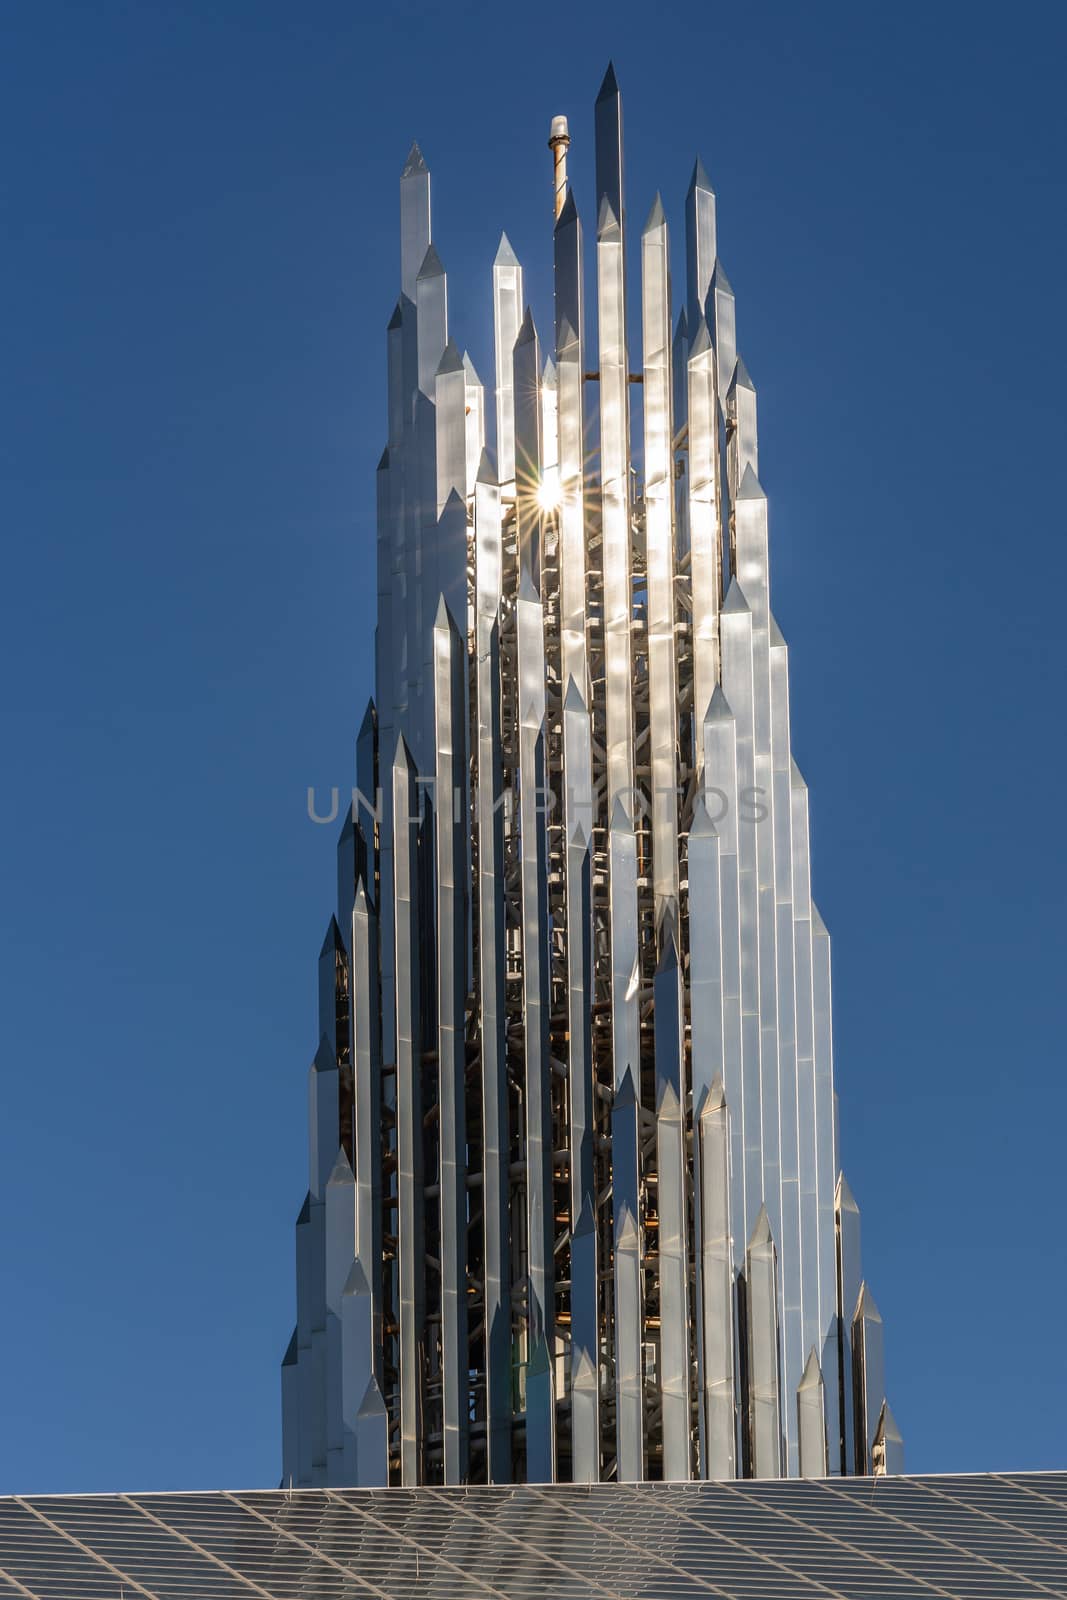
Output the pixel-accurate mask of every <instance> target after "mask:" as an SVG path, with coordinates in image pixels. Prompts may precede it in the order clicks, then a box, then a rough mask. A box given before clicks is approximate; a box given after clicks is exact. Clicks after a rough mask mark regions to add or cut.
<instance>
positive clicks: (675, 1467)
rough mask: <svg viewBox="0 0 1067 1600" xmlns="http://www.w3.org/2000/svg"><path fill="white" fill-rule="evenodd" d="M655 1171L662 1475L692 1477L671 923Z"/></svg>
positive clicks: (678, 1005)
mask: <svg viewBox="0 0 1067 1600" xmlns="http://www.w3.org/2000/svg"><path fill="white" fill-rule="evenodd" d="M654 1015H655V1049H656V1166H657V1185H656V1192H657V1200H658V1222H659V1229H658V1232H659V1307H660V1349H659V1383H660V1401H661V1405H662V1414H663V1476H664V1478H688V1477H690V1475H691V1471H692V1460H691V1455H692V1451H691V1445H690V1435H691V1431H692V1428H691V1399H690V1383H689V1374H690V1370H691V1367H692V1357H691V1354H690V1349H689V1326H690V1320H689V1241H688V1231H689V1230H688V1223H687V1211H688V1195H687V1160H686V1128H685V1112H684V1107H683V1099H684V1096H685V1068H684V1065H683V1054H684V1049H685V1044H684V1031H685V1015H684V1010H683V999H682V984H681V973H680V969H679V964H678V949H677V946H676V944H675V939H674V928H673V926H672V924H671V923H670V921H669V920H668V921H667V922H666V924H665V927H664V935H663V945H662V950H661V953H660V959H659V965H658V967H657V969H656V978H655V985H654Z"/></svg>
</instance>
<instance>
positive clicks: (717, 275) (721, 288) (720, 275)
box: [711, 256, 734, 295]
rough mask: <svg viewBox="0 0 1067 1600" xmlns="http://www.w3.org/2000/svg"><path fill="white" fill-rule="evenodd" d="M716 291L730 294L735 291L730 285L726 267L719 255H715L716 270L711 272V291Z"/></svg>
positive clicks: (713, 292)
mask: <svg viewBox="0 0 1067 1600" xmlns="http://www.w3.org/2000/svg"><path fill="white" fill-rule="evenodd" d="M716 292H718V293H719V294H728V295H732V294H733V292H734V291H733V289H732V288H731V286H730V280H729V278H728V277H727V276H726V268H725V267H724V266H723V264H722V262H721V261H720V260H719V258H718V256H716V257H715V270H714V271H713V272H712V274H711V293H712V294H715V293H716Z"/></svg>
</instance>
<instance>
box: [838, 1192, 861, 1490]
mask: <svg viewBox="0 0 1067 1600" xmlns="http://www.w3.org/2000/svg"><path fill="white" fill-rule="evenodd" d="M834 1215H835V1219H836V1230H835V1231H836V1238H837V1272H836V1274H835V1281H836V1287H837V1344H838V1372H839V1381H838V1387H839V1394H840V1402H839V1404H840V1418H839V1426H840V1430H841V1438H840V1451H841V1468H840V1470H841V1472H842V1473H844V1474H845V1475H846V1476H847V1475H848V1474H849V1473H853V1472H862V1471H863V1467H862V1465H861V1462H862V1457H863V1445H862V1443H859V1444H857V1440H856V1420H855V1419H856V1406H855V1402H854V1400H853V1371H852V1366H853V1360H852V1314H853V1312H854V1311H855V1309H856V1302H857V1300H858V1299H859V1292H860V1282H861V1279H860V1259H861V1257H860V1208H859V1206H858V1205H857V1204H856V1202H855V1200H854V1199H853V1197H852V1190H851V1189H850V1188H849V1186H848V1182H847V1180H846V1178H845V1174H844V1173H843V1172H842V1173H840V1174H839V1176H838V1180H837V1189H836V1192H835V1196H834Z"/></svg>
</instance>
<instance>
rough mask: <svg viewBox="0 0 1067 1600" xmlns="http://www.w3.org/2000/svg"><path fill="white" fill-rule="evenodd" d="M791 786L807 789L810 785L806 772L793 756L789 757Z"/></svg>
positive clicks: (792, 787)
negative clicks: (803, 771)
mask: <svg viewBox="0 0 1067 1600" xmlns="http://www.w3.org/2000/svg"><path fill="white" fill-rule="evenodd" d="M789 787H790V788H791V789H806V788H807V787H808V785H807V783H806V781H805V778H804V774H803V773H802V772H801V770H800V768H799V767H798V766H797V764H796V761H795V760H794V759H793V757H792V756H790V757H789Z"/></svg>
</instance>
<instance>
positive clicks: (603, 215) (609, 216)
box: [596, 194, 622, 240]
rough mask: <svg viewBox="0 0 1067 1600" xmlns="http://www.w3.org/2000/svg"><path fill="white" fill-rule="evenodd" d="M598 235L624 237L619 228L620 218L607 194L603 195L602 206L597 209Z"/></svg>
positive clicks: (605, 237)
mask: <svg viewBox="0 0 1067 1600" xmlns="http://www.w3.org/2000/svg"><path fill="white" fill-rule="evenodd" d="M596 236H597V238H598V239H609V240H611V239H619V238H621V237H622V234H621V230H620V228H619V219H618V217H617V216H616V215H615V208H614V207H613V206H612V203H611V201H610V200H609V199H608V197H607V195H606V194H604V195H601V197H600V208H599V210H598V211H597V219H596Z"/></svg>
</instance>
